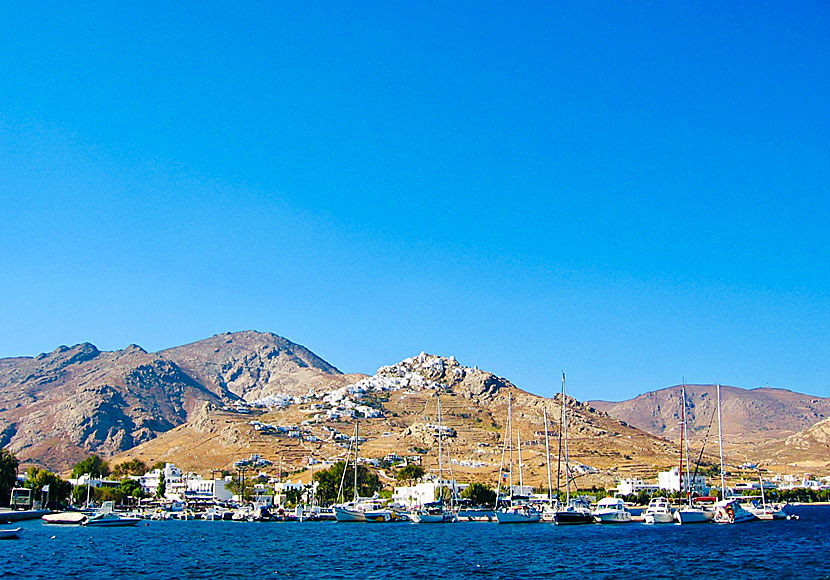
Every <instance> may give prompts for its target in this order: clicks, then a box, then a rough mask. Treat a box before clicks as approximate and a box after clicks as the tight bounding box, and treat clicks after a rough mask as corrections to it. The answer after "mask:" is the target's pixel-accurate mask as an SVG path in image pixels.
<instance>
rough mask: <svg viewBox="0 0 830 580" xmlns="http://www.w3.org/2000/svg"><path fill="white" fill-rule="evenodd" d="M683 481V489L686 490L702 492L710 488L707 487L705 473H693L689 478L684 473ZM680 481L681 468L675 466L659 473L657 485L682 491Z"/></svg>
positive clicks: (661, 487)
mask: <svg viewBox="0 0 830 580" xmlns="http://www.w3.org/2000/svg"><path fill="white" fill-rule="evenodd" d="M690 479H691V481H690ZM682 481H683V490H682V491H684V492H685V491H688V490H689V489H691V490H692V491H696V492H698V493H701V494H703V493H706V492H707V491H708V488H707V487H706V476H704V475H691V476H690V477H689V478H687V477H686V474H685V473H684V474H683V478H682ZM680 482H681V477H680V469H679V468H677V467H673V468H671V469H670V470H669V471H661V472H660V473H658V474H657V485H658V486H659V487H660V489H665V490H668V491H681V489H680Z"/></svg>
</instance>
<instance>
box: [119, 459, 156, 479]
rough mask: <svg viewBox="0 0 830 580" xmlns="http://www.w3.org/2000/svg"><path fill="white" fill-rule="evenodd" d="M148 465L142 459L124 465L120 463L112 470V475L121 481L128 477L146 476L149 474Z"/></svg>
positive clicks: (131, 460) (126, 462)
mask: <svg viewBox="0 0 830 580" xmlns="http://www.w3.org/2000/svg"><path fill="white" fill-rule="evenodd" d="M147 471H148V469H147V464H146V463H144V462H143V461H141V460H140V459H130V460H129V461H125V462H123V463H119V464H118V465H116V466H115V467H113V468H112V475H114V476H115V477H117V478H119V479H123V478H124V477H126V476H128V475H144V474H145V473H147Z"/></svg>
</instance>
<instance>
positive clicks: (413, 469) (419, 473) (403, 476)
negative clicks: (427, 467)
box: [395, 463, 426, 481]
mask: <svg viewBox="0 0 830 580" xmlns="http://www.w3.org/2000/svg"><path fill="white" fill-rule="evenodd" d="M424 473H426V472H425V471H424V468H423V467H421V466H420V465H415V464H414V463H410V464H409V465H407V466H406V467H404V468H402V469H401V470H400V471H398V475H396V476H395V477H396V479H397V480H398V481H415V480H416V479H421V478H422V477H423V476H424Z"/></svg>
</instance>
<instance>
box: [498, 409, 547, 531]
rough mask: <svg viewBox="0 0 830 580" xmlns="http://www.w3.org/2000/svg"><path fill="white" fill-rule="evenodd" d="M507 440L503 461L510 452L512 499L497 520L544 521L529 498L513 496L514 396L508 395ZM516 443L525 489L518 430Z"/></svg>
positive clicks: (504, 521) (507, 522)
mask: <svg viewBox="0 0 830 580" xmlns="http://www.w3.org/2000/svg"><path fill="white" fill-rule="evenodd" d="M505 435H506V437H505V439H504V451H503V452H502V461H503V460H504V454H505V452H507V451H508V450H509V452H510V454H509V458H510V470H509V471H508V473H509V474H510V477H509V480H508V488H509V490H510V494H511V495H510V499H509V500H508V501H507V505H504V506H503V507H501V508H499V509H497V510H496V520H497V521H498V523H500V524H535V523H537V522H539V521H541V520H542V512H540V511H539V510H537V509H536V508H535V507H533V506H530V505H528V503H527V497H524V496H514V495H512V494H513V396H512V395H511V394H510V393H508V394H507V425H506V428H505ZM516 443H517V445H518V450H519V488H520V489H523V488H524V481H523V479H524V477H523V475H522V441H521V436H520V435H519V431H518V429H517V430H516ZM503 468H504V464H503V463H502V465H500V466H499V480H498V486H497V487H496V489H497V490H498V489H499V487H500V486H501V481H502V474H503ZM498 505H499V494H498V491H497V492H496V506H498Z"/></svg>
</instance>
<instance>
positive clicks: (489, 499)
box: [461, 483, 496, 506]
mask: <svg viewBox="0 0 830 580" xmlns="http://www.w3.org/2000/svg"><path fill="white" fill-rule="evenodd" d="M461 497H462V498H463V499H468V500H470V501H471V502H472V503H473V505H482V506H483V505H488V506H489V505H493V504H495V503H496V492H495V490H494V489H493V488H491V487H489V486H486V485H484V484H483V483H471V484H470V485H469V487H467V488H466V489H465V490H464V491H462V492H461Z"/></svg>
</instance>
